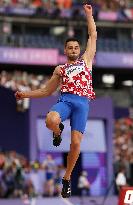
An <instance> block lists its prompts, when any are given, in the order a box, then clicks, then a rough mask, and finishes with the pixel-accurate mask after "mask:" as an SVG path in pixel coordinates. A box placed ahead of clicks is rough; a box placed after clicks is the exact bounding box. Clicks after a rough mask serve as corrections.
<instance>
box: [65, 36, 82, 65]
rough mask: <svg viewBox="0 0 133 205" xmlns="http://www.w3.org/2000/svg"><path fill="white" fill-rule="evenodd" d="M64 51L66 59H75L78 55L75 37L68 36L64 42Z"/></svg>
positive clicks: (78, 49) (78, 47) (78, 46)
mask: <svg viewBox="0 0 133 205" xmlns="http://www.w3.org/2000/svg"><path fill="white" fill-rule="evenodd" d="M64 53H65V55H66V56H67V58H68V60H71V61H75V60H77V59H78V57H79V55H80V44H79V41H78V39H76V38H68V39H67V40H66V42H65V48H64Z"/></svg>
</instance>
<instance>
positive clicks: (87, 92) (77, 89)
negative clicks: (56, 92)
mask: <svg viewBox="0 0 133 205" xmlns="http://www.w3.org/2000/svg"><path fill="white" fill-rule="evenodd" d="M60 74H61V77H62V84H61V92H68V93H72V94H76V95H79V96H86V97H88V98H89V99H95V92H94V91H93V87H92V70H91V69H89V68H88V67H87V65H86V63H85V61H84V60H83V59H79V60H78V61H76V63H73V64H68V63H66V64H65V65H63V66H62V67H61V70H60Z"/></svg>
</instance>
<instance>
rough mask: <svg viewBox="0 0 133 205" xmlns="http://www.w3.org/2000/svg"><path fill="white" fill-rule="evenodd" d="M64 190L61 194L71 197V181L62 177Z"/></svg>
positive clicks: (64, 196)
mask: <svg viewBox="0 0 133 205" xmlns="http://www.w3.org/2000/svg"><path fill="white" fill-rule="evenodd" d="M62 184H63V188H62V192H61V195H62V197H63V198H69V197H70V196H71V181H70V180H65V179H62Z"/></svg>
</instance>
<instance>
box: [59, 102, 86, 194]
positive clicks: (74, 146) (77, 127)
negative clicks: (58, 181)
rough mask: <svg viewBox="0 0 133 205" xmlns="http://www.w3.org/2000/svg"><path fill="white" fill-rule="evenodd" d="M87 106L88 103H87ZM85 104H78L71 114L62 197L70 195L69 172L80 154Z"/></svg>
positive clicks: (84, 121)
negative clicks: (68, 148)
mask: <svg viewBox="0 0 133 205" xmlns="http://www.w3.org/2000/svg"><path fill="white" fill-rule="evenodd" d="M87 106H88V105H87ZM87 106H79V107H77V108H76V109H75V110H73V113H72V115H71V129H72V132H71V145H70V151H69V153H68V156H67V168H66V172H65V175H64V177H63V180H62V183H63V188H62V192H61V195H62V197H64V198H68V197H70V196H71V181H70V179H71V174H72V171H73V169H74V167H75V164H76V162H77V160H78V157H79V154H80V145H81V141H82V138H83V133H84V130H85V126H86V121H87V117H88V109H87V110H86V108H88V107H87Z"/></svg>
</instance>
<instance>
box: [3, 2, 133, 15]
mask: <svg viewBox="0 0 133 205" xmlns="http://www.w3.org/2000/svg"><path fill="white" fill-rule="evenodd" d="M84 3H88V2H87V1H84ZM89 3H91V4H92V5H93V7H94V15H95V17H98V15H99V12H101V11H106V12H109V11H112V12H120V15H122V18H124V16H126V15H127V16H128V14H129V13H126V12H125V13H123V11H124V10H125V9H129V8H130V9H132V8H133V2H132V0H112V1H108V0H94V1H92V0H90V1H89ZM82 4H83V1H81V0H0V6H1V7H8V9H6V10H5V11H3V10H1V13H2V12H3V13H4V12H5V13H8V14H9V13H10V12H11V13H12V11H11V10H10V9H9V7H12V8H14V7H16V8H19V9H21V8H25V9H26V8H30V9H37V12H35V13H34V12H33V13H32V12H31V15H34V14H38V15H45V17H50V16H51V17H53V16H55V17H69V18H71V17H72V18H76V17H81V16H82V17H84V16H85V15H84V12H82V9H81V6H82ZM38 9H39V10H38ZM15 12H16V14H17V12H18V14H22V13H23V12H22V13H21V10H19V11H17V10H14V11H13V13H12V14H15ZM29 14H30V12H29V13H28V14H27V15H29ZM24 15H26V13H25V12H24ZM112 15H113V14H112Z"/></svg>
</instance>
